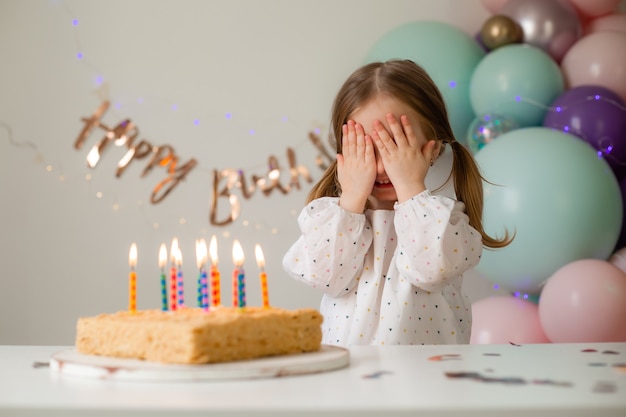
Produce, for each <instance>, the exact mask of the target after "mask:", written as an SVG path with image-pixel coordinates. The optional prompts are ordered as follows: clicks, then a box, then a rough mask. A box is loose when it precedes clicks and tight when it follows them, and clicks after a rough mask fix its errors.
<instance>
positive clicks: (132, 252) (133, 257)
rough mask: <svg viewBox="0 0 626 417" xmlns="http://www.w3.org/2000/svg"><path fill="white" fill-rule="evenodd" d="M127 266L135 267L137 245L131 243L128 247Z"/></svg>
mask: <svg viewBox="0 0 626 417" xmlns="http://www.w3.org/2000/svg"><path fill="white" fill-rule="evenodd" d="M128 265H130V267H131V268H133V269H134V268H135V267H136V266H137V244H136V243H134V242H133V244H132V245H130V252H129V253H128Z"/></svg>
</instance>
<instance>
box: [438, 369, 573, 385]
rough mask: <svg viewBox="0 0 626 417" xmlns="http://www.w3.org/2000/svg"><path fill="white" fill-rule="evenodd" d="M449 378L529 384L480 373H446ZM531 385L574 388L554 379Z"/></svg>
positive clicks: (538, 381) (521, 380)
mask: <svg viewBox="0 0 626 417" xmlns="http://www.w3.org/2000/svg"><path fill="white" fill-rule="evenodd" d="M445 375H446V376H447V377H448V378H455V379H463V378H465V379H471V380H474V381H478V382H487V383H494V382H495V383H501V384H505V385H526V384H529V382H528V381H526V380H525V379H524V378H520V377H500V378H497V377H490V376H484V375H481V374H479V373H478V372H446V373H445ZM530 384H534V385H551V386H555V387H566V388H569V387H572V386H573V384H572V383H571V382H568V381H555V380H553V379H533V380H532V381H530Z"/></svg>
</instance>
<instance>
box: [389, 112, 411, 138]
mask: <svg viewBox="0 0 626 417" xmlns="http://www.w3.org/2000/svg"><path fill="white" fill-rule="evenodd" d="M386 118H387V123H389V129H391V134H392V136H393V138H394V140H395V142H396V144H397V145H398V146H403V145H405V144H406V143H407V139H406V132H405V131H404V130H403V128H402V125H401V124H400V122H399V121H398V119H397V118H396V116H394V115H393V113H387V115H386Z"/></svg>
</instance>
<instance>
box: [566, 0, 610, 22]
mask: <svg viewBox="0 0 626 417" xmlns="http://www.w3.org/2000/svg"><path fill="white" fill-rule="evenodd" d="M569 1H570V3H571V4H572V5H573V6H574V7H575V8H576V10H578V12H579V13H580V14H581V15H583V16H585V17H591V18H594V17H598V16H603V15H605V14H610V13H613V12H614V11H615V10H617V8H618V6H619V2H620V0H569Z"/></svg>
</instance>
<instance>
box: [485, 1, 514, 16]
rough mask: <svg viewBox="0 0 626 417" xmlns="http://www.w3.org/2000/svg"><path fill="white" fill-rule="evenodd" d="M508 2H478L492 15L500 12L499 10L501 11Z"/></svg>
mask: <svg viewBox="0 0 626 417" xmlns="http://www.w3.org/2000/svg"><path fill="white" fill-rule="evenodd" d="M508 1H509V0H480V2H481V3H482V4H483V7H484V8H485V9H487V10H489V11H490V12H491V13H493V14H496V13H498V12H500V9H502V8H503V7H504V5H505V4H506V3H507V2H508Z"/></svg>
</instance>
